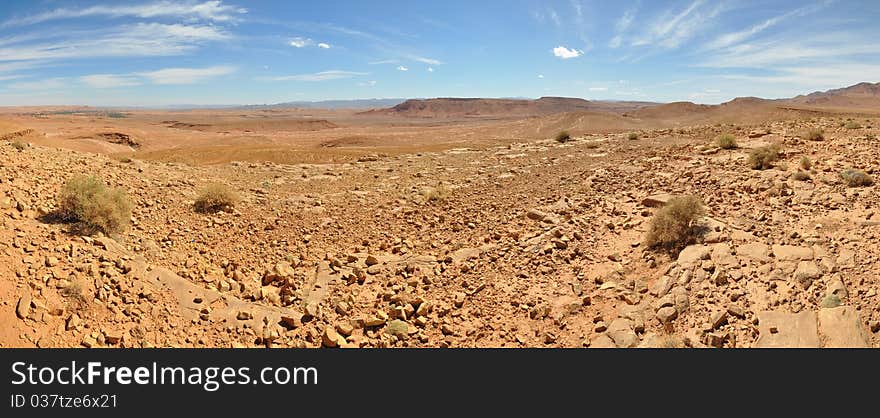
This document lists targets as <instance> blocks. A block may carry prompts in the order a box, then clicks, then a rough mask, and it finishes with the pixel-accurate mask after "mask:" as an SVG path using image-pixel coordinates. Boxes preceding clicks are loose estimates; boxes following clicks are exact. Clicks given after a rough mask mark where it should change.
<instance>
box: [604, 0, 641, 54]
mask: <svg viewBox="0 0 880 418" xmlns="http://www.w3.org/2000/svg"><path fill="white" fill-rule="evenodd" d="M639 5H640V4H639V3H636V4H635V5H634V6H633V7H631V8H630V9H627V10H626V11H625V12H623V15H622V16H620V18H619V19H617V21H615V22H614V33H615V35H614V37H613V38H611V40H610V41H608V47H609V48H618V47H620V45H621V44H622V43H623V34H624V33H625V32H626V31H627V30H629V28H630V26H632V23H633V20H635V17H636V13H638V11H639Z"/></svg>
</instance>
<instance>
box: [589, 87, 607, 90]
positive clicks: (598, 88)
mask: <svg viewBox="0 0 880 418" xmlns="http://www.w3.org/2000/svg"><path fill="white" fill-rule="evenodd" d="M589 90H590V91H608V87H590V89H589Z"/></svg>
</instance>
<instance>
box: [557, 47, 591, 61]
mask: <svg viewBox="0 0 880 418" xmlns="http://www.w3.org/2000/svg"><path fill="white" fill-rule="evenodd" d="M583 54H584V51H582V50H579V49H569V48H566V47H564V46H557V47H556V48H553V55H555V56H557V57H559V58H562V59H571V58H577V57H579V56H581V55H583Z"/></svg>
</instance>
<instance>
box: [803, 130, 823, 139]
mask: <svg viewBox="0 0 880 418" xmlns="http://www.w3.org/2000/svg"><path fill="white" fill-rule="evenodd" d="M803 136H804V139H806V140H808V141H822V140H824V139H825V131H823V130H821V129H810V130H809V131H807V132H805V133H804V135H803Z"/></svg>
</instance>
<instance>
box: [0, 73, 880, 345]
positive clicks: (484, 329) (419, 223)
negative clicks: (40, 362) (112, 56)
mask: <svg viewBox="0 0 880 418" xmlns="http://www.w3.org/2000/svg"><path fill="white" fill-rule="evenodd" d="M805 93H806V92H805ZM878 121H880V84H871V83H861V84H857V85H853V86H850V87H845V88H841V89H837V90H831V91H826V92H817V93H812V94H805V95H803V96H798V97H794V98H791V99H778V100H765V99H760V98H738V99H735V100H732V101H728V102H725V103H722V104H719V105H700V104H694V103H691V102H675V103H654V102H641V101H634V102H617V101H588V100H583V99H570V98H562V97H546V98H540V99H536V100H524V99H522V100H521V99H452V98H439V99H421V100H407V101H404V102H402V103H400V104H397V105H395V106H391V107H383V108H372V109H341V108H336V109H318V108H304V107H284V106H248V107H233V108H217V109H181V110H149V109H126V108H94V107H74V106H52V107H49V106H44V107H6V108H2V109H0V139H2V141H0V215H2V216H0V218H2V222H3V225H4V228H3V229H2V230H0V257H2V259H0V277H2V280H0V300H2V301H3V302H2V305H0V321H2V323H3V324H5V326H4V327H2V329H0V346H2V347H41V348H46V347H88V348H97V347H125V348H147V347H282V348H283V347H297V348H305V347H314V348H318V347H328V348H334V347H341V348H371V347H511V348H513V347H589V348H613V347H619V348H631V347H652V348H673V347H718V348H721V347H725V348H744V347H877V346H878V344H880V295H878V288H880V275H878V272H880V213H878V206H877V202H878V200H877V197H876V196H877V186H876V183H875V182H874V178H876V177H877V170H878V169H880V147H878V144H880V142H878V139H877V135H880V122H878ZM83 176H92V177H91V180H90V179H89V178H88V177H83ZM872 177H873V178H872ZM90 181H91V183H90ZM96 181H97V184H95V182H96ZM77 182H78V183H77ZM84 191H85V192H84ZM76 193H80V194H82V193H92V194H91V195H88V196H87V199H86V200H88V198H89V196H90V197H91V198H94V197H95V196H100V199H104V200H100V201H101V202H104V201H109V202H110V203H106V205H109V206H99V207H91V206H89V207H88V208H87V209H88V210H82V208H81V207H78V206H77V205H78V204H80V205H81V204H82V203H83V202H82V200H81V198H82V195H77V194H76ZM77 199H80V200H77ZM97 201H99V199H98V198H94V200H93V201H92V203H94V202H97ZM87 203H88V202H87Z"/></svg>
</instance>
